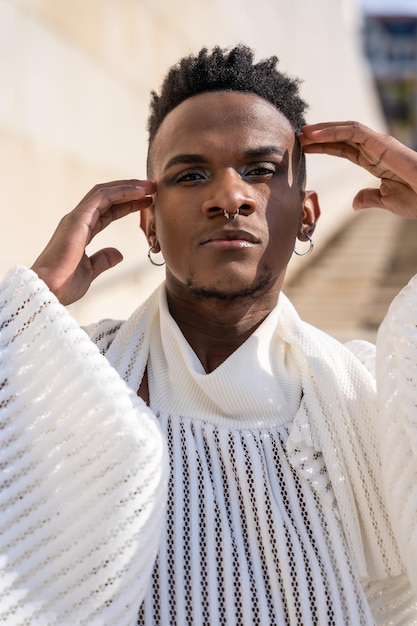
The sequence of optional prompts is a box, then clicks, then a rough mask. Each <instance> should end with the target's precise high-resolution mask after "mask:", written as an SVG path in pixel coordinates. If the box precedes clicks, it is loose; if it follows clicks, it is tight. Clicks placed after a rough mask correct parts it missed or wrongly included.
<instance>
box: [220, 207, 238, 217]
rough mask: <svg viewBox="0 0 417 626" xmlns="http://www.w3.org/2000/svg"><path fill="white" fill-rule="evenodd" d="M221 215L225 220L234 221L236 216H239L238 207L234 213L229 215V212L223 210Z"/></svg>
mask: <svg viewBox="0 0 417 626" xmlns="http://www.w3.org/2000/svg"><path fill="white" fill-rule="evenodd" d="M223 215H224V216H225V218H226V219H227V220H230V219H232V220H235V219H236V218H237V216H238V215H239V207H238V208H237V209H236V211H235V212H234V213H229V211H226V209H224V210H223Z"/></svg>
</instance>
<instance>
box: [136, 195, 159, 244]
mask: <svg viewBox="0 0 417 626" xmlns="http://www.w3.org/2000/svg"><path fill="white" fill-rule="evenodd" d="M140 227H141V229H142V230H143V232H144V233H145V237H146V241H147V242H148V243H149V245H153V242H155V241H156V232H155V211H154V206H153V203H152V204H151V206H149V207H147V208H146V209H142V211H140Z"/></svg>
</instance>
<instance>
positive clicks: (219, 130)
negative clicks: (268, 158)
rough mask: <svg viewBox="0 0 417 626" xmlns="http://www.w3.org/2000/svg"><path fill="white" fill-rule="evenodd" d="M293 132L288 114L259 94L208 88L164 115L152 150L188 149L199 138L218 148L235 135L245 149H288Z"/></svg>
mask: <svg viewBox="0 0 417 626" xmlns="http://www.w3.org/2000/svg"><path fill="white" fill-rule="evenodd" d="M294 135H295V133H294V130H293V129H292V127H291V124H290V122H289V121H288V120H287V118H286V117H285V116H284V115H283V114H282V113H281V112H280V111H278V109H277V108H276V107H274V105H273V104H271V103H270V102H268V101H267V100H264V99H263V98H261V97H260V96H257V95H256V94H252V93H250V94H248V93H244V92H224V91H222V92H209V93H203V94H199V95H196V96H193V97H191V98H188V99H187V100H185V101H184V102H182V103H181V104H180V105H178V106H177V107H176V108H175V109H173V110H172V111H171V112H170V113H169V114H168V115H167V117H166V118H165V120H164V121H163V122H162V124H161V126H160V128H159V130H158V132H157V135H156V137H155V140H154V146H153V149H152V152H154V154H155V152H156V153H158V160H159V159H160V158H161V157H162V156H163V155H166V151H167V150H168V151H169V152H171V151H174V152H175V151H177V152H184V151H185V152H187V151H188V150H190V149H191V147H192V146H193V145H197V144H198V143H199V142H201V141H204V142H207V144H208V145H209V144H210V143H211V142H212V143H213V144H214V145H216V144H217V145H218V147H219V148H220V146H222V145H223V146H224V145H225V144H227V142H228V141H230V140H231V139H236V138H239V140H240V141H241V142H242V146H244V149H245V150H247V151H249V150H256V149H257V148H258V147H260V148H263V146H266V145H274V146H276V148H277V149H279V150H288V149H290V148H291V147H292V146H293V143H294ZM192 151H195V150H192ZM198 151H200V150H198Z"/></svg>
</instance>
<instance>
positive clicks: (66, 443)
mask: <svg viewBox="0 0 417 626" xmlns="http://www.w3.org/2000/svg"><path fill="white" fill-rule="evenodd" d="M303 114H304V103H303V102H302V100H301V99H300V97H299V95H298V84H297V82H296V81H293V80H291V79H289V78H288V77H287V76H285V75H283V74H281V73H280V72H278V71H277V70H276V59H275V58H272V59H268V60H266V61H261V62H259V63H254V61H253V53H252V52H251V51H250V50H249V49H247V48H245V47H244V46H239V47H237V48H234V49H232V50H230V51H227V50H226V51H225V50H220V49H218V48H215V49H214V50H213V51H212V52H211V53H209V52H208V51H206V50H202V51H201V52H200V53H199V54H198V55H197V56H195V57H188V58H186V59H183V60H182V61H181V62H180V63H179V64H178V65H177V66H175V67H174V68H172V70H171V71H170V72H169V74H168V75H167V78H166V80H165V82H164V84H163V86H162V90H161V94H160V95H159V96H158V95H156V94H154V95H153V101H152V106H151V117H150V122H149V131H150V145H149V153H148V178H149V180H147V181H117V182H113V183H107V184H105V185H100V186H97V187H96V188H94V189H93V190H92V191H91V192H90V193H89V194H87V196H85V198H84V199H83V200H82V201H81V202H80V204H79V205H78V207H76V209H74V211H72V212H71V213H70V214H69V215H67V216H66V217H65V218H63V220H62V221H61V223H60V225H59V226H58V228H57V230H56V232H55V233H54V235H53V237H52V239H51V241H50V243H49V244H48V246H47V248H46V249H45V250H44V252H43V253H42V254H41V255H40V256H39V257H38V259H37V260H36V262H35V263H34V265H33V268H32V269H33V271H28V270H26V269H25V268H16V269H14V270H12V271H11V272H10V273H9V275H8V276H7V277H6V279H5V280H4V281H3V284H2V301H3V303H4V304H3V307H2V313H1V315H2V320H3V321H2V324H3V325H2V339H1V341H2V344H1V345H2V350H3V351H4V354H5V355H7V361H6V357H5V359H4V365H2V370H3V371H2V373H3V376H2V380H3V381H4V382H3V383H2V387H1V393H2V405H1V406H2V409H3V411H4V415H5V417H4V422H3V423H4V428H3V432H4V433H5V434H4V437H3V446H2V453H3V459H2V462H3V464H4V467H7V469H6V472H7V474H6V481H5V489H4V494H5V495H4V498H3V501H2V502H3V508H4V510H5V519H6V522H5V525H4V529H3V535H2V536H3V540H2V549H3V553H4V555H5V556H4V561H3V563H4V578H3V580H4V583H3V590H2V604H1V609H0V610H1V611H2V613H0V614H1V616H2V619H3V620H9V622H8V623H14V624H23V623H33V624H42V623H45V624H46V623H48V624H51V623H53V624H55V623H56V624H58V623H59V624H66V623H68V624H74V623H76V624H117V625H119V624H134V623H139V624H191V623H194V624H287V623H288V624H303V625H306V624H366V625H367V624H373V623H375V622H377V623H388V622H389V623H397V622H398V623H399V622H400V620H402V621H401V623H410V624H412V623H415V622H416V619H417V612H416V596H415V593H416V590H417V572H416V566H415V563H416V559H415V554H416V553H415V550H416V537H415V535H416V533H415V527H416V523H417V515H416V510H415V505H414V504H413V502H414V501H415V500H414V498H415V490H416V486H415V485H416V483H415V477H416V456H415V453H414V450H413V442H414V439H415V436H416V434H415V427H414V424H413V422H412V419H410V415H411V416H412V412H410V410H409V406H411V407H412V406H413V403H414V402H415V391H414V383H413V381H414V378H413V371H412V369H410V367H408V368H407V372H406V373H405V374H404V373H403V372H402V367H401V366H402V365H403V364H404V363H405V364H407V365H409V364H411V363H413V359H414V358H415V354H414V352H413V350H414V344H412V343H410V341H409V340H407V341H406V342H405V341H402V344H401V346H400V349H398V348H397V347H396V349H395V350H393V349H392V346H391V344H390V343H389V342H390V341H392V340H393V338H394V341H395V338H396V337H397V336H399V334H400V332H402V330H403V329H402V326H403V325H406V327H407V328H410V329H411V328H412V327H413V325H415V321H413V320H414V318H413V315H414V311H415V308H416V307H415V300H416V298H417V294H415V293H414V292H415V287H413V285H412V284H411V285H410V286H409V287H408V288H407V289H406V290H405V291H404V292H403V293H402V295H401V297H400V300H398V302H399V304H398V305H397V307H396V306H395V304H394V307H393V313H392V314H391V316H390V317H388V319H387V321H386V323H385V324H386V326H387V328H388V332H387V331H386V332H385V339H384V331H383V330H382V331H381V346H380V348H379V349H380V351H381V354H380V355H379V356H378V361H377V363H379V366H378V367H379V371H378V377H379V382H378V384H379V387H378V388H376V386H375V379H374V377H373V375H372V374H371V373H370V372H369V371H368V368H367V367H365V363H366V364H367V365H368V364H370V363H371V361H372V360H373V359H374V351H373V348H372V347H370V346H368V345H365V344H363V343H361V342H359V343H358V344H354V345H353V346H352V350H354V351H355V353H356V354H353V353H352V351H351V350H348V349H347V348H346V347H344V346H342V345H340V344H339V343H337V342H335V341H334V340H332V339H331V338H329V337H327V336H325V335H324V334H322V333H320V331H318V330H316V329H313V328H311V327H309V326H308V325H305V324H303V323H302V322H301V321H300V320H299V318H298V316H297V314H296V313H295V311H294V310H293V308H292V307H291V305H290V303H289V302H288V301H287V300H286V298H285V296H284V295H283V294H282V293H281V289H282V284H283V281H284V276H285V270H286V267H287V264H288V262H289V260H290V257H291V255H292V253H293V250H294V245H295V243H296V239H297V238H298V239H300V240H303V241H310V240H311V237H312V233H313V230H314V227H315V224H316V221H317V219H318V217H319V207H318V201H317V196H316V194H315V193H314V192H307V191H306V190H305V189H304V184H305V165H304V157H303V154H302V150H301V145H300V144H301V143H302V144H303V145H304V149H305V151H310V152H315V151H316V152H319V151H323V152H328V153H332V154H336V155H339V156H340V155H342V156H346V157H347V158H350V159H351V160H354V161H357V162H359V164H360V165H363V166H364V167H366V168H368V169H370V170H371V171H373V172H374V173H375V174H376V175H377V176H380V177H381V180H382V184H381V189H380V192H370V191H364V192H362V193H361V195H360V196H358V198H357V200H356V205H355V206H356V208H360V207H362V206H366V205H367V196H369V195H371V200H372V204H373V205H380V206H383V207H384V208H388V209H390V210H393V211H394V212H396V213H399V214H405V215H406V216H408V217H415V216H416V215H417V201H416V187H415V184H414V182H413V181H414V180H416V177H415V171H416V169H417V157H416V155H415V154H414V153H413V152H412V151H411V150H408V149H407V148H405V147H404V146H401V144H399V143H398V142H395V141H394V140H391V139H388V138H385V137H383V136H382V135H378V134H377V133H374V132H373V131H370V130H369V129H366V128H364V127H361V126H360V125H357V124H352V123H342V124H335V125H332V124H322V125H317V126H312V127H306V128H305V129H304V131H303V133H302V134H301V135H300V132H301V130H302V127H303V124H304V118H303ZM138 210H139V211H140V215H141V218H140V219H141V227H142V229H143V231H144V232H145V234H146V237H147V239H148V242H149V246H150V259H151V260H152V259H153V256H152V255H153V254H154V253H157V252H159V251H161V252H162V253H163V257H164V259H165V261H166V281H165V283H164V285H162V286H161V287H160V288H158V289H157V291H156V292H155V293H154V294H153V295H152V296H151V297H150V298H149V299H148V300H147V301H146V302H145V303H144V304H143V305H142V306H141V307H140V308H139V309H138V310H137V311H136V312H135V313H134V314H133V315H132V317H131V318H130V319H129V320H128V321H126V322H125V323H123V324H121V323H116V322H113V321H109V320H107V321H103V322H101V323H99V324H96V325H94V326H92V327H90V328H88V329H86V330H87V332H88V335H89V337H90V338H88V337H87V336H86V335H85V333H84V332H83V331H82V330H81V329H79V328H78V326H77V324H76V323H75V322H74V321H73V320H72V319H71V317H70V316H69V315H68V313H67V312H66V311H65V309H64V308H63V307H62V304H68V303H70V302H73V301H75V300H76V299H78V298H79V297H81V296H82V295H83V294H84V293H85V292H86V291H87V289H88V287H89V285H90V283H91V281H92V280H93V279H94V278H95V277H96V276H97V275H98V274H99V273H101V272H102V271H104V270H105V269H108V268H109V267H112V266H113V265H114V264H115V263H117V262H118V261H120V260H121V255H120V253H119V252H118V251H117V250H115V249H109V248H108V249H105V250H102V251H99V252H97V253H95V254H94V255H92V256H91V257H88V256H87V254H86V252H85V247H86V245H87V244H88V243H89V242H90V241H91V240H92V238H93V237H94V236H95V235H96V234H97V233H98V232H99V231H100V230H102V229H103V228H105V227H106V226H107V225H108V224H109V223H110V222H111V221H112V220H113V219H119V218H121V217H123V216H124V215H126V214H127V213H130V212H132V211H138ZM53 294H55V295H53ZM384 342H385V343H384ZM96 346H97V347H98V350H97V349H96ZM126 383H127V384H126ZM398 389H400V390H402V392H403V393H400V395H401V404H400V406H397V403H398V395H399V394H398ZM378 401H379V402H380V409H379V413H378V407H377V403H378ZM167 464H169V468H167ZM395 620H397V622H396V621H395Z"/></svg>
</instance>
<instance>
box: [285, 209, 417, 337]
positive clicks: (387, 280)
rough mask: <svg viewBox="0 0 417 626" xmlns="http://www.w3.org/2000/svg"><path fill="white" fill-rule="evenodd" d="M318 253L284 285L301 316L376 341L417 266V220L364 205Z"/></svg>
mask: <svg viewBox="0 0 417 626" xmlns="http://www.w3.org/2000/svg"><path fill="white" fill-rule="evenodd" d="M312 254H313V255H314V257H312V262H311V263H310V264H308V266H306V267H307V269H306V270H305V271H303V272H302V273H301V274H298V275H297V276H295V277H294V279H292V280H290V281H289V282H288V283H287V284H286V285H285V286H284V292H285V293H286V294H287V295H288V296H289V298H290V299H291V300H292V302H293V304H294V305H295V306H296V308H297V310H298V312H299V313H300V315H301V317H302V318H303V319H304V320H306V321H308V322H310V323H311V324H314V325H315V326H318V327H319V328H321V329H322V330H325V331H326V332H328V333H329V334H331V335H333V336H334V337H336V338H337V339H340V340H341V341H348V340H349V339H358V338H361V339H368V340H369V341H375V337H376V332H377V329H378V326H379V324H380V322H381V320H382V319H383V317H384V315H385V313H386V311H387V309H388V307H389V303H390V302H391V300H392V298H393V297H394V295H395V294H396V293H397V292H398V291H399V290H400V289H401V287H403V286H404V285H405V284H406V283H407V282H408V280H409V279H410V278H411V276H413V275H414V273H416V272H417V221H409V220H400V219H398V218H396V217H394V216H392V215H391V214H389V213H386V212H384V211H379V210H377V209H375V210H371V211H369V210H368V211H363V212H360V213H357V214H355V215H354V217H353V219H352V221H351V222H350V223H349V224H348V226H347V228H345V230H344V231H343V232H341V233H339V234H338V235H337V236H336V237H335V238H334V239H333V240H332V241H331V242H330V243H329V244H328V245H327V246H326V248H325V249H324V250H322V251H320V250H319V249H318V248H317V247H316V248H315V249H314V251H313V253H312Z"/></svg>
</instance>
